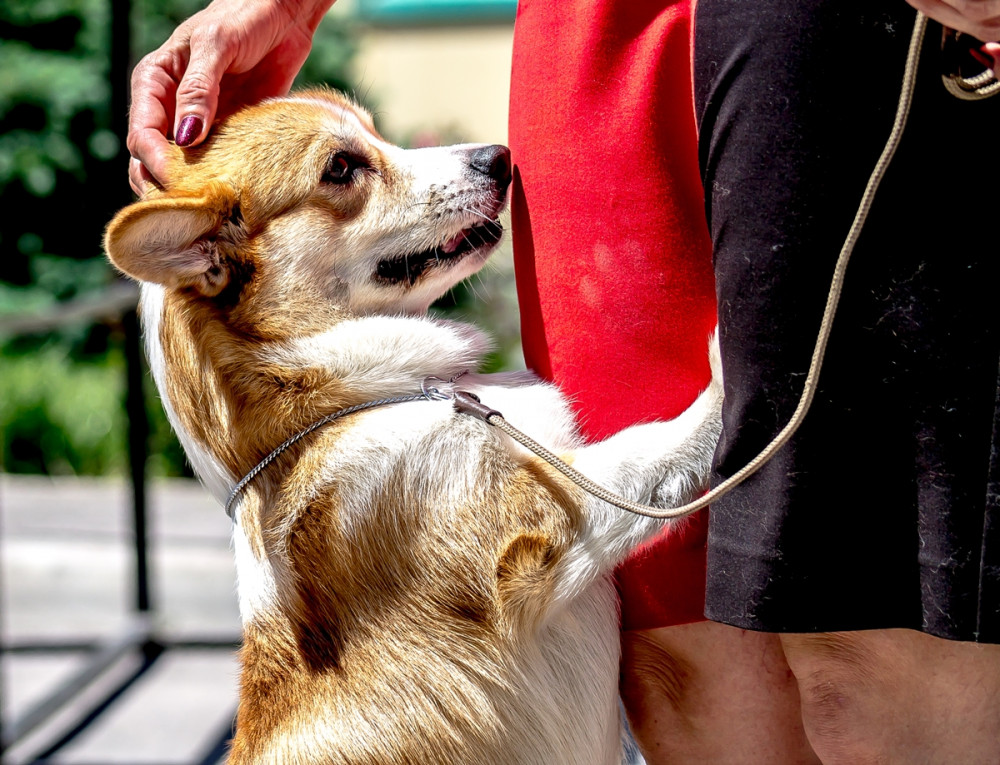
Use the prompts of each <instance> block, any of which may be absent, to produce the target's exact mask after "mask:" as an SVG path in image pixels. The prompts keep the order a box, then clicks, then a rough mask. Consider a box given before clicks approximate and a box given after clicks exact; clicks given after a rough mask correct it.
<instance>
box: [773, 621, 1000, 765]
mask: <svg viewBox="0 0 1000 765" xmlns="http://www.w3.org/2000/svg"><path fill="white" fill-rule="evenodd" d="M781 642H782V644H783V646H784V650H785V655H786V656H787V658H788V663H789V665H790V666H791V668H792V670H793V672H794V673H795V676H796V679H797V680H798V684H799V691H800V693H801V697H802V716H803V721H804V723H805V729H806V733H807V735H808V736H809V740H810V742H811V743H812V745H813V747H814V748H815V750H816V752H817V753H818V754H819V756H820V758H821V759H822V761H823V763H824V764H825V765H839V764H840V763H850V765H865V764H866V763H879V764H880V765H881V764H882V763H887V764H892V763H900V764H905V765H923V764H926V765H949V764H950V763H963V765H996V763H998V762H1000V645H977V644H975V643H959V642H954V641H949V640H943V639H941V638H936V637H931V636H929V635H925V634H923V633H921V632H916V631H912V630H866V631H861V632H833V633H821V634H816V635H783V636H782V637H781Z"/></svg>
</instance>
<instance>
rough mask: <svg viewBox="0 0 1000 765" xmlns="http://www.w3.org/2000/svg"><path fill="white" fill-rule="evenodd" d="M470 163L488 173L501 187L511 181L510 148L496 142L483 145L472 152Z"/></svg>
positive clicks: (476, 168)
mask: <svg viewBox="0 0 1000 765" xmlns="http://www.w3.org/2000/svg"><path fill="white" fill-rule="evenodd" d="M469 165H470V166H471V167H472V168H473V169H475V170H478V171H479V172H481V173H483V174H484V175H488V176H489V177H490V178H492V179H493V180H494V181H496V182H497V184H498V185H499V186H500V187H501V188H506V187H507V184H509V183H510V149H508V148H507V147H506V146H500V145H496V144H494V145H493V146H483V147H481V148H479V149H476V150H475V151H473V152H472V156H470V157H469Z"/></svg>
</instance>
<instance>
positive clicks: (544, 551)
mask: <svg viewBox="0 0 1000 765" xmlns="http://www.w3.org/2000/svg"><path fill="white" fill-rule="evenodd" d="M559 557H560V555H559V552H558V550H557V548H556V545H555V543H554V542H553V541H552V539H551V538H549V537H548V536H547V535H546V534H540V533H534V532H532V533H524V534H520V535H519V536H517V537H515V538H514V539H512V540H511V541H510V542H509V543H508V544H507V547H506V548H505V549H504V551H503V552H502V553H501V555H500V560H499V561H498V562H497V592H498V594H499V597H500V607H501V609H502V612H503V614H504V616H505V617H506V621H507V622H508V623H509V624H510V626H512V627H514V628H523V629H528V630H534V629H535V628H537V627H538V626H540V624H541V622H542V620H543V619H544V617H545V614H546V612H547V610H548V606H549V605H550V604H551V602H552V590H553V576H552V568H553V565H554V564H555V563H556V562H557V561H558V559H559Z"/></svg>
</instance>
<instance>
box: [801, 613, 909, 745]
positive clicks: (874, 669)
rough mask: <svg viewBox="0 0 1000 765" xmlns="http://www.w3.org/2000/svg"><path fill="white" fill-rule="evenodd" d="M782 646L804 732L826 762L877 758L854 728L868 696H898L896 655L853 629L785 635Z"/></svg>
mask: <svg viewBox="0 0 1000 765" xmlns="http://www.w3.org/2000/svg"><path fill="white" fill-rule="evenodd" d="M782 645H783V647H784V649H785V656H786V658H787V660H788V665H789V667H791V670H792V672H793V674H794V675H795V678H796V681H797V683H798V688H799V698H800V703H801V705H802V719H803V723H804V724H805V727H806V732H807V735H808V736H809V739H810V741H811V742H812V743H813V746H814V747H816V749H817V751H818V752H819V753H820V754H821V757H822V758H823V759H824V761H825V762H826V761H830V762H856V763H861V762H869V761H871V762H875V761H877V760H876V759H873V758H872V757H870V756H869V755H871V754H872V753H870V752H866V751H863V750H864V749H865V748H866V746H865V741H866V739H865V738H864V737H859V736H858V728H859V726H860V725H863V724H864V723H865V721H866V720H867V719H868V715H869V712H870V710H869V709H868V706H869V703H870V700H871V699H872V698H882V699H885V698H891V697H893V696H895V695H896V691H897V690H898V689H896V688H895V687H894V685H895V680H894V678H895V676H896V675H897V669H898V668H897V667H896V666H895V664H896V663H897V662H896V659H895V658H894V657H892V656H891V655H884V654H882V653H881V652H880V651H879V650H878V649H877V648H875V647H873V646H872V645H869V644H867V643H866V642H865V641H864V640H859V639H858V638H857V635H856V634H855V633H822V634H815V635H784V636H782Z"/></svg>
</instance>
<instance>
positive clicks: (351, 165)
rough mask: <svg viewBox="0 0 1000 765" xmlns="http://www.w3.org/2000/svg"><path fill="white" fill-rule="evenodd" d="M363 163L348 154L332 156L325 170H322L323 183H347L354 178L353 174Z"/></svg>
mask: <svg viewBox="0 0 1000 765" xmlns="http://www.w3.org/2000/svg"><path fill="white" fill-rule="evenodd" d="M362 164H363V163H362V162H361V160H359V159H358V158H357V157H352V156H351V155H350V154H344V153H342V152H341V153H339V154H334V155H333V156H332V157H330V159H329V160H327V163H326V168H325V169H324V170H323V177H322V178H321V179H320V180H321V181H322V182H323V183H338V184H343V183H349V182H350V181H351V180H352V179H353V178H354V172H355V171H356V170H357V169H358V168H359V167H361V165H362Z"/></svg>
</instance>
